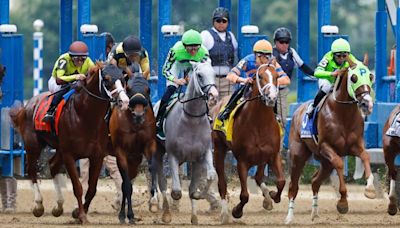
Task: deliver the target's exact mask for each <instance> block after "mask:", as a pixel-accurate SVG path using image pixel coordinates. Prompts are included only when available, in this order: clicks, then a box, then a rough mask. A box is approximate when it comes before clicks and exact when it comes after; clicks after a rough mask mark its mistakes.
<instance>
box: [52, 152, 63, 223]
mask: <svg viewBox="0 0 400 228" xmlns="http://www.w3.org/2000/svg"><path fill="white" fill-rule="evenodd" d="M49 164H50V173H51V176H52V177H53V184H54V188H55V190H56V196H57V206H55V207H53V210H52V211H51V213H52V214H53V216H54V217H59V216H60V215H62V214H63V213H64V209H63V204H64V197H63V194H62V191H61V186H62V184H63V182H64V181H63V179H62V175H61V174H60V173H59V172H60V168H61V165H62V158H61V155H60V154H59V153H57V152H56V153H55V154H54V156H53V157H51V159H50V161H49Z"/></svg>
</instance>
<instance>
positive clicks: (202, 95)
mask: <svg viewBox="0 0 400 228" xmlns="http://www.w3.org/2000/svg"><path fill="white" fill-rule="evenodd" d="M197 71H198V70H197V67H196V68H195V69H193V76H192V78H191V79H190V80H194V81H193V83H194V87H195V88H200V95H199V96H196V97H193V98H190V99H187V100H181V93H182V87H183V86H179V87H178V101H179V102H180V103H181V104H183V105H182V107H183V112H184V113H185V114H186V115H188V116H190V117H202V116H204V115H206V114H207V113H208V111H209V109H208V105H207V101H208V92H209V91H210V89H211V88H212V87H213V86H214V87H216V85H215V84H207V85H204V86H200V84H199V81H198V77H197V74H198V73H197ZM204 91H205V92H204ZM198 99H201V100H204V103H205V104H206V111H205V112H203V113H201V114H197V115H196V114H191V113H189V112H188V111H187V110H186V109H185V105H184V104H185V103H188V102H191V101H194V100H198Z"/></svg>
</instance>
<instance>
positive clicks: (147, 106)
mask: <svg viewBox="0 0 400 228" xmlns="http://www.w3.org/2000/svg"><path fill="white" fill-rule="evenodd" d="M127 93H128V96H129V97H130V102H129V109H128V110H125V111H123V110H121V108H119V107H115V108H114V109H113V112H112V115H111V119H110V134H111V141H112V144H113V148H114V151H115V155H116V157H117V164H118V167H119V170H120V173H121V177H122V180H123V182H122V194H123V199H122V203H121V210H120V212H119V220H120V223H124V222H125V203H127V206H128V212H127V218H128V219H129V223H135V218H134V213H133V211H132V202H131V197H132V184H131V180H132V179H133V178H135V177H136V175H137V174H138V167H139V165H140V163H141V161H142V157H143V155H144V156H145V157H146V158H147V161H150V159H151V157H152V155H153V153H154V152H155V151H156V124H155V117H154V113H153V109H152V106H151V103H150V102H151V101H150V89H149V85H148V82H147V80H146V79H145V78H143V77H141V76H135V77H134V78H133V79H130V80H129V81H128V87H127Z"/></svg>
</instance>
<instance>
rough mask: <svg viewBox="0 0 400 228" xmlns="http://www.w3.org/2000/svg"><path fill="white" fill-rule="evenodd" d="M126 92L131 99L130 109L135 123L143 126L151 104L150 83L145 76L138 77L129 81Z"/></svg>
mask: <svg viewBox="0 0 400 228" xmlns="http://www.w3.org/2000/svg"><path fill="white" fill-rule="evenodd" d="M126 90H127V92H128V96H129V97H130V100H129V109H130V111H131V113H132V115H133V117H134V121H135V123H137V124H141V123H143V121H144V117H145V111H146V107H147V105H149V103H150V87H149V83H148V82H147V80H146V79H145V78H144V77H143V76H141V75H137V76H135V77H133V78H131V79H129V81H128V86H127V89H126Z"/></svg>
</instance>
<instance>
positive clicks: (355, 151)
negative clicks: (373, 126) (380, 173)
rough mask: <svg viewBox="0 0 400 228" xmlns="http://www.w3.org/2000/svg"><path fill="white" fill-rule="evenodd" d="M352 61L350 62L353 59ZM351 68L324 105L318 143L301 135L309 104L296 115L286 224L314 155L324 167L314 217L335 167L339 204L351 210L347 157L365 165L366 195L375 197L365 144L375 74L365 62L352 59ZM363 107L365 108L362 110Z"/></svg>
mask: <svg viewBox="0 0 400 228" xmlns="http://www.w3.org/2000/svg"><path fill="white" fill-rule="evenodd" d="M349 62H350V61H349ZM350 66H351V67H349V68H348V69H346V70H345V71H343V73H342V74H341V75H340V76H338V78H337V79H336V83H335V86H334V88H333V92H332V93H330V94H329V95H328V97H327V99H326V101H325V103H324V105H323V107H322V108H321V111H320V113H319V115H318V118H317V120H316V121H315V124H316V126H317V130H318V142H317V143H316V142H314V140H313V139H311V138H302V137H301V134H300V133H301V126H302V124H305V123H303V117H304V115H305V112H306V109H307V106H308V104H307V103H305V104H303V105H301V106H300V107H299V108H298V109H297V110H296V112H295V113H294V115H293V118H292V122H291V127H290V135H289V142H290V144H289V151H290V159H291V167H290V177H291V178H290V181H291V182H290V185H289V194H288V197H289V208H288V214H287V217H286V220H285V223H286V224H289V223H291V222H292V221H293V218H294V200H295V198H296V196H297V192H298V184H299V178H300V175H301V173H302V170H303V167H304V165H305V163H306V162H307V160H308V159H309V158H310V157H311V155H314V158H316V159H317V160H319V161H320V164H321V165H320V168H319V170H318V171H317V172H316V173H315V174H314V176H313V180H312V190H313V204H312V212H311V218H312V219H314V218H316V217H317V216H318V205H317V202H318V191H319V188H320V186H321V184H322V181H324V180H325V179H326V178H327V177H329V175H330V174H331V172H332V170H333V169H335V170H336V172H337V175H338V176H339V181H340V187H339V192H340V195H341V198H340V200H339V201H338V203H337V210H338V211H339V213H342V214H343V213H347V211H348V203H347V190H346V186H345V182H344V176H343V167H344V164H343V160H342V157H343V156H347V155H352V156H358V157H360V158H361V160H362V161H363V163H364V166H365V177H366V178H367V179H368V182H367V186H366V189H365V193H364V194H365V196H366V197H368V198H375V189H374V186H373V175H371V168H370V161H369V155H368V153H367V152H366V150H365V147H364V136H363V134H364V116H365V115H369V114H370V113H371V112H372V107H373V102H372V98H371V95H370V91H371V87H372V78H373V75H372V74H370V72H369V70H368V68H367V67H366V66H365V65H363V64H362V63H361V62H357V63H352V62H350ZM360 109H361V111H360Z"/></svg>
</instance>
